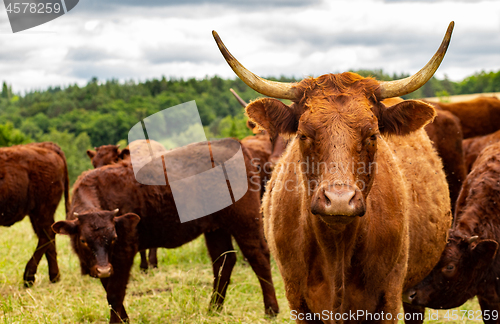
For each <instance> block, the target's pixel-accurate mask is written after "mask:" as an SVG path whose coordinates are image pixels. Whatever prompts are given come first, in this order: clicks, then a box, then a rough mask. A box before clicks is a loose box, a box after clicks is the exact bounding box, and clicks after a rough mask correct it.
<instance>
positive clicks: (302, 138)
mask: <svg viewBox="0 0 500 324" xmlns="http://www.w3.org/2000/svg"><path fill="white" fill-rule="evenodd" d="M299 139H300V140H301V141H305V140H306V139H307V136H306V135H304V134H300V135H299Z"/></svg>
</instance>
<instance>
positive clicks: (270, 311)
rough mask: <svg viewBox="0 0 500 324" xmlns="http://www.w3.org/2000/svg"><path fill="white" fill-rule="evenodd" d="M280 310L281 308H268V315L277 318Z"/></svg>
mask: <svg viewBox="0 0 500 324" xmlns="http://www.w3.org/2000/svg"><path fill="white" fill-rule="evenodd" d="M279 312H280V310H279V308H276V309H273V308H272V307H268V308H266V316H268V317H271V318H275V317H276V316H278V314H279Z"/></svg>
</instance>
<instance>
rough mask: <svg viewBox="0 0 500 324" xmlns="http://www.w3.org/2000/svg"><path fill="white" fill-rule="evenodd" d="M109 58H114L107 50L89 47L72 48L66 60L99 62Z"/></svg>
mask: <svg viewBox="0 0 500 324" xmlns="http://www.w3.org/2000/svg"><path fill="white" fill-rule="evenodd" d="M109 58H113V56H112V55H110V54H109V53H107V52H106V51H105V50H103V49H99V48H94V47H88V46H81V47H76V48H70V49H69V50H68V54H67V55H66V59H68V60H70V61H80V62H98V61H101V60H105V59H109Z"/></svg>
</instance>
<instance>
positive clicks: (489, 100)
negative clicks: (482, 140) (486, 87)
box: [431, 97, 500, 138]
mask: <svg viewBox="0 0 500 324" xmlns="http://www.w3.org/2000/svg"><path fill="white" fill-rule="evenodd" d="M431 104H432V105H433V106H434V107H436V108H438V109H443V110H447V111H449V112H451V113H453V114H454V115H455V116H457V117H458V118H459V119H460V124H461V126H462V132H463V136H464V138H469V137H474V136H482V135H487V134H490V133H493V132H495V131H497V130H498V129H499V127H500V126H499V125H500V100H498V99H497V98H496V97H478V98H475V99H472V100H468V101H462V102H452V103H431Z"/></svg>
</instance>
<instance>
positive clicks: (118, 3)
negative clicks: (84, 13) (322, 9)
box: [79, 0, 322, 10]
mask: <svg viewBox="0 0 500 324" xmlns="http://www.w3.org/2000/svg"><path fill="white" fill-rule="evenodd" d="M321 2H322V0H311V1H304V0H252V1H245V0H236V1H235V0H217V1H213V0H212V1H211V0H168V1H165V0H141V1H137V0H107V1H102V0H85V1H80V3H79V6H81V8H80V9H87V10H98V9H101V10H103V9H104V10H116V9H117V8H123V7H145V8H150V7H177V6H182V7H186V6H190V7H192V6H196V5H223V6H226V7H228V8H229V7H233V8H249V9H252V8H259V9H262V8H280V7H281V8H294V7H309V6H311V5H314V4H318V3H321Z"/></svg>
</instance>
